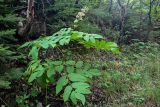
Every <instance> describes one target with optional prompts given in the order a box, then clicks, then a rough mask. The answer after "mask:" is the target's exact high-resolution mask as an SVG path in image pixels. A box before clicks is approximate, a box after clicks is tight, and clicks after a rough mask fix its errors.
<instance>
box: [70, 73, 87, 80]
mask: <svg viewBox="0 0 160 107" xmlns="http://www.w3.org/2000/svg"><path fill="white" fill-rule="evenodd" d="M68 77H69V80H71V81H79V82H85V81H87V78H86V77H85V76H83V75H81V74H77V73H71V74H69V75H68Z"/></svg>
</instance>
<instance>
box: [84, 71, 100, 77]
mask: <svg viewBox="0 0 160 107" xmlns="http://www.w3.org/2000/svg"><path fill="white" fill-rule="evenodd" d="M85 74H86V76H88V77H90V78H92V76H99V75H101V73H100V71H99V70H98V69H90V70H89V71H86V72H85Z"/></svg>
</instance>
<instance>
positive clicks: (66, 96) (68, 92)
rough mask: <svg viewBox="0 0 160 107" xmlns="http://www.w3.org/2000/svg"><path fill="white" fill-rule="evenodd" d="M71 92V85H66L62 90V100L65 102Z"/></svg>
mask: <svg viewBox="0 0 160 107" xmlns="http://www.w3.org/2000/svg"><path fill="white" fill-rule="evenodd" d="M71 92H72V87H71V86H67V87H66V88H65V90H64V93H63V100H64V102H66V101H67V100H68V99H69V96H70V94H71Z"/></svg>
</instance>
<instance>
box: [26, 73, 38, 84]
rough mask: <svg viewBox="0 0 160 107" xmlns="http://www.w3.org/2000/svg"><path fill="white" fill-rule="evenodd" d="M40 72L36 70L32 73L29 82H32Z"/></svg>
mask: <svg viewBox="0 0 160 107" xmlns="http://www.w3.org/2000/svg"><path fill="white" fill-rule="evenodd" d="M37 75H38V72H34V73H32V74H31V75H30V77H29V79H28V82H32V81H33V80H35V79H36V78H37Z"/></svg>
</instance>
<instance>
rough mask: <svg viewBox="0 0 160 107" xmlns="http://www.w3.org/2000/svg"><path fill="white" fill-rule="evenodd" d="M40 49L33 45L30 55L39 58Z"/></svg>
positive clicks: (35, 58)
mask: <svg viewBox="0 0 160 107" xmlns="http://www.w3.org/2000/svg"><path fill="white" fill-rule="evenodd" d="M38 51H39V50H38V49H37V47H35V46H34V47H32V49H31V51H30V52H29V56H32V59H34V60H37V59H38Z"/></svg>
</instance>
